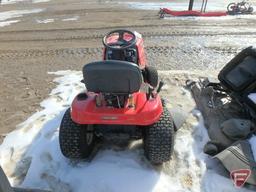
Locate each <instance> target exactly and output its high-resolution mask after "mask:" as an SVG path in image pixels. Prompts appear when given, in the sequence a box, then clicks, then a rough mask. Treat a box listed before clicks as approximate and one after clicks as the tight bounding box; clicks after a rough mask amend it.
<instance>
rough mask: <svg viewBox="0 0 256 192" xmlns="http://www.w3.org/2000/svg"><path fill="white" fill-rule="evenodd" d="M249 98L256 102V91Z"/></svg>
mask: <svg viewBox="0 0 256 192" xmlns="http://www.w3.org/2000/svg"><path fill="white" fill-rule="evenodd" d="M248 98H249V99H251V100H252V101H253V102H254V103H255V104H256V93H250V94H249V95H248Z"/></svg>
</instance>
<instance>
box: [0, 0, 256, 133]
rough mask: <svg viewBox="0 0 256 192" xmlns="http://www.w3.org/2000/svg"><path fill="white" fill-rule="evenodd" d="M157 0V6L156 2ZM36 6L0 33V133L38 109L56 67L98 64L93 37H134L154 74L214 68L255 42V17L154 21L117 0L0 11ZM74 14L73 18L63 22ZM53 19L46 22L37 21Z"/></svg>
mask: <svg viewBox="0 0 256 192" xmlns="http://www.w3.org/2000/svg"><path fill="white" fill-rule="evenodd" d="M162 2H163V1H162ZM36 8H40V9H44V11H42V12H40V13H35V14H29V15H24V16H23V17H21V18H19V19H20V20H21V21H20V22H19V23H16V24H13V25H10V26H6V27H1V28H0V82H1V84H0V114H1V115H0V134H1V135H2V136H4V135H5V134H6V133H8V132H10V131H11V130H13V129H15V127H16V125H17V124H19V123H21V122H22V121H24V120H25V119H26V118H27V117H29V116H30V115H31V114H33V113H34V112H35V111H37V110H39V109H40V102H41V101H42V100H43V99H44V98H46V97H47V95H48V94H49V93H50V91H51V89H52V88H53V87H54V86H55V85H54V83H53V82H52V80H53V78H54V76H52V75H50V74H48V72H51V71H58V70H81V68H82V66H83V65H84V64H85V63H88V62H90V61H94V60H100V59H101V57H102V56H101V54H102V44H101V38H102V37H103V35H104V34H105V33H107V32H108V31H110V30H113V29H119V28H126V29H130V30H136V31H138V32H140V33H141V34H142V35H143V36H144V38H145V47H146V51H147V57H148V61H149V63H150V64H152V65H154V66H156V67H157V68H158V69H159V70H190V71H192V70H202V71H206V73H211V71H213V70H218V69H219V68H220V67H222V66H223V65H224V64H225V63H226V62H227V61H228V60H229V59H230V58H231V57H232V56H233V55H234V54H236V53H237V52H238V51H239V50H241V49H242V48H243V47H246V46H248V45H251V44H254V43H255V42H256V29H255V24H256V19H251V18H248V17H244V18H243V17H242V18H239V19H220V20H217V19H191V18H190V19H159V17H158V16H157V12H158V11H150V10H137V9H130V8H129V7H128V6H125V5H124V4H120V3H117V1H108V2H107V3H106V2H105V1H101V0H98V1H90V0H52V1H50V2H46V3H38V4H32V3H29V2H23V3H16V4H11V5H4V6H1V7H0V9H1V12H2V11H8V10H23V9H26V10H29V9H36ZM72 17H79V19H78V20H74V21H63V19H67V18H72ZM45 19H54V22H52V23H45V24H43V23H38V20H45Z"/></svg>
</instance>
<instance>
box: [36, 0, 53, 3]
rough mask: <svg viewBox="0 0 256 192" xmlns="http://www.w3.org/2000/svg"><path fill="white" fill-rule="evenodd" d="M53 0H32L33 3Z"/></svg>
mask: <svg viewBox="0 0 256 192" xmlns="http://www.w3.org/2000/svg"><path fill="white" fill-rule="evenodd" d="M49 1H51V0H32V3H45V2H49Z"/></svg>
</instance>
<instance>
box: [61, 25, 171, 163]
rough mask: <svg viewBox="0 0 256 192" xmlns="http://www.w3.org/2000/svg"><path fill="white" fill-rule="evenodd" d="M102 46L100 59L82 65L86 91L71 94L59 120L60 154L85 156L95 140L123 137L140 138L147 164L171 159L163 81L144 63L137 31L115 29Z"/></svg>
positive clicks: (74, 156)
mask: <svg viewBox="0 0 256 192" xmlns="http://www.w3.org/2000/svg"><path fill="white" fill-rule="evenodd" d="M103 44H104V47H105V48H104V52H103V54H104V56H103V61H97V62H93V63H89V64H86V65H85V66H84V67H83V76H84V79H83V82H84V83H85V86H86V88H87V91H86V92H84V93H80V94H78V95H77V96H76V97H75V99H74V101H73V103H72V106H71V108H70V109H68V110H67V111H66V113H65V114H64V117H63V119H62V122H61V125H60V132H59V143H60V148H61V152H62V153H63V155H64V156H65V157H67V158H70V159H86V158H88V157H89V156H90V155H91V153H92V151H93V149H94V146H95V144H96V142H97V141H98V139H99V138H104V137H110V136H112V135H116V136H121V135H122V136H123V135H125V136H126V137H125V138H126V139H127V138H128V139H129V140H130V139H141V138H142V139H143V145H144V151H145V155H146V157H147V159H148V160H149V161H150V162H151V163H153V164H161V163H163V162H166V161H168V160H170V159H171V155H172V153H173V145H174V134H175V130H176V127H175V126H174V122H173V119H172V117H171V115H170V113H169V111H168V110H167V108H166V106H165V104H164V102H163V100H162V99H161V98H160V96H159V94H158V93H159V92H160V91H161V88H162V86H163V83H162V82H160V83H158V73H157V70H156V69H155V68H154V67H151V66H148V65H147V64H146V59H145V53H144V46H143V39H142V37H141V35H140V34H139V33H137V32H134V33H133V32H131V31H128V30H115V31H112V32H110V33H108V34H107V35H106V36H105V37H104V38H103ZM143 89H144V91H143Z"/></svg>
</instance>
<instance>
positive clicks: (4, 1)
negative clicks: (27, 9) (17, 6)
mask: <svg viewBox="0 0 256 192" xmlns="http://www.w3.org/2000/svg"><path fill="white" fill-rule="evenodd" d="M21 1H24V0H2V1H0V4H2V5H7V4H13V3H17V2H21Z"/></svg>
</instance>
